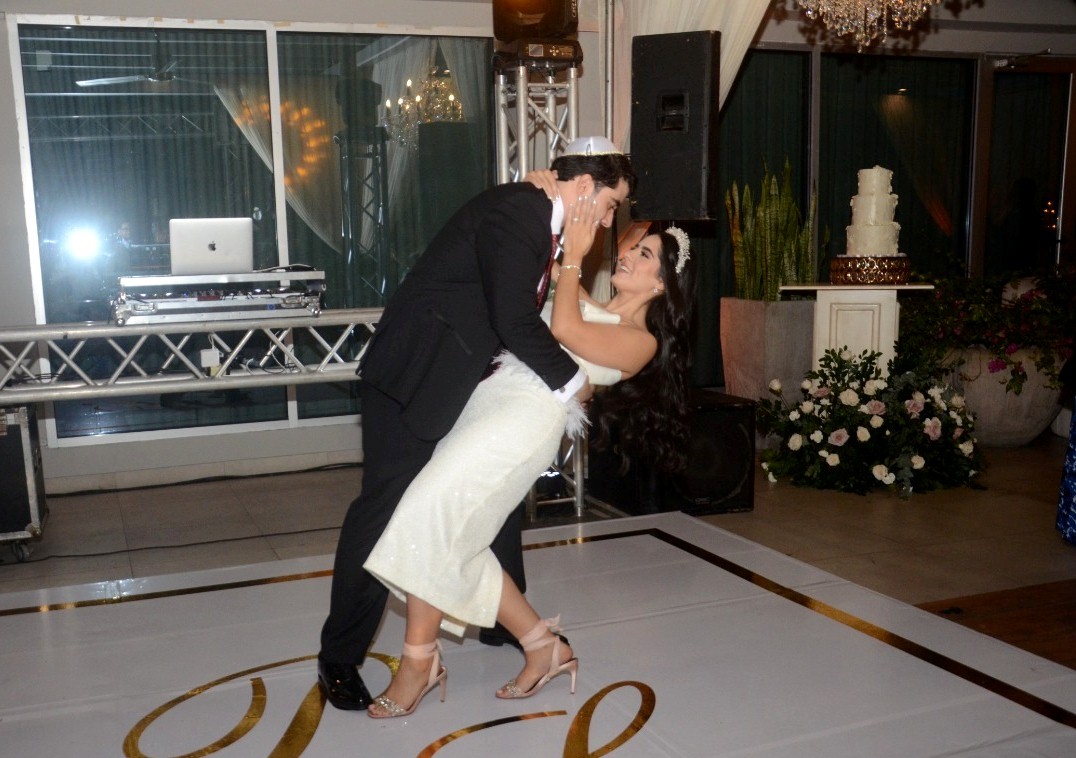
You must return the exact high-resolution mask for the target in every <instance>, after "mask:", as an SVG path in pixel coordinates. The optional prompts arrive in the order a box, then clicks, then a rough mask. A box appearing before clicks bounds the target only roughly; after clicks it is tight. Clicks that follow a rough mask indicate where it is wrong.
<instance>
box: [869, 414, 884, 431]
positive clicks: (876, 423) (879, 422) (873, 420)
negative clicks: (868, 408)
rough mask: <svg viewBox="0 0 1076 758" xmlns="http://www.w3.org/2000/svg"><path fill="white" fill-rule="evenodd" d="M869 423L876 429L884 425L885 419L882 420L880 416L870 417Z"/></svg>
mask: <svg viewBox="0 0 1076 758" xmlns="http://www.w3.org/2000/svg"><path fill="white" fill-rule="evenodd" d="M869 423H870V425H871V427H873V428H874V429H877V428H879V427H880V426H881V425H882V424H884V423H885V419H883V418H882V417H881V416H871V420H870V422H869Z"/></svg>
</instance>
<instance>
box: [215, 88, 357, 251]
mask: <svg viewBox="0 0 1076 758" xmlns="http://www.w3.org/2000/svg"><path fill="white" fill-rule="evenodd" d="M334 84H335V81H334V80H330V79H328V78H326V77H290V78H288V79H287V80H286V81H285V82H283V83H282V85H281V87H282V90H281V95H280V98H281V118H282V126H283V133H284V167H285V171H286V173H285V176H284V193H285V197H286V198H287V202H288V205H290V206H291V208H292V210H294V211H295V213H296V214H297V215H298V216H299V218H301V219H302V220H303V221H304V222H305V223H306V224H307V225H308V226H309V227H310V228H311V229H313V230H314V233H315V234H317V235H318V237H320V238H321V239H322V240H324V242H325V244H327V245H328V246H329V247H331V248H332V249H333V250H335V251H337V252H338V253H339V252H341V251H342V250H343V240H342V237H341V226H340V213H341V208H340V161H339V158H338V154H337V149H336V146H335V145H334V144H333V141H332V137H333V135H334V134H335V133H336V132H337V131H339V130H340V128H341V126H342V123H343V122H342V117H341V115H340V108H339V105H338V104H337V103H336V98H335V93H334V91H333V86H334ZM214 90H215V92H216V93H217V97H218V98H220V101H221V103H223V104H224V107H225V108H226V109H227V110H228V113H229V115H231V117H232V120H233V121H234V122H235V124H236V126H238V127H239V130H240V131H241V132H242V133H243V136H244V137H246V139H247V141H248V142H250V144H251V146H252V147H253V148H254V150H255V152H257V154H258V157H259V158H261V159H262V161H263V162H264V163H265V165H266V166H268V167H269V169H270V170H272V168H273V146H272V145H273V142H272V132H271V129H270V125H269V94H268V92H267V91H266V87H265V83H264V82H261V83H259V84H257V85H245V84H234V85H220V86H217V87H214Z"/></svg>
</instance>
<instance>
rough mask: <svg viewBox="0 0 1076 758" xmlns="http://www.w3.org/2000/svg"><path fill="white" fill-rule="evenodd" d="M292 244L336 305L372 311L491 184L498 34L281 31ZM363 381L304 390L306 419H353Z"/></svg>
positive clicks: (293, 255)
mask: <svg viewBox="0 0 1076 758" xmlns="http://www.w3.org/2000/svg"><path fill="white" fill-rule="evenodd" d="M277 41H278V49H279V58H280V89H281V106H280V107H281V126H282V130H283V134H284V166H285V179H284V183H285V188H286V192H287V197H288V243H289V249H290V259H291V261H292V262H293V263H306V264H309V265H312V266H313V267H314V268H317V269H321V270H324V271H325V272H326V274H327V279H328V283H329V289H328V293H327V301H328V305H329V307H348V308H351V307H376V306H381V305H383V304H384V302H385V300H386V298H387V297H388V296H389V295H391V294H392V292H393V290H394V289H395V287H396V284H397V283H398V282H399V281H400V279H402V278H403V276H405V275H406V273H407V271H408V270H409V268H410V266H411V264H412V263H413V262H414V260H415V259H416V258H417V257H418V256H419V254H421V252H422V251H423V250H424V249H425V247H426V244H427V243H428V242H429V241H430V239H431V238H432V237H433V235H434V234H435V233H436V232H437V231H438V230H439V229H440V227H441V226H442V224H444V222H445V221H447V220H448V217H449V216H451V214H452V213H454V212H455V211H456V209H457V208H459V206H460V205H462V204H463V202H464V201H466V200H468V199H470V198H471V197H472V196H474V195H476V194H478V193H479V192H480V191H482V190H483V189H485V188H486V187H488V186H490V184H491V183H492V177H493V160H492V159H493V149H494V146H493V133H492V129H491V108H490V102H489V101H490V86H489V83H490V82H491V81H492V72H491V70H490V60H491V54H492V48H491V44H490V40H488V39H485V38H468V37H416V36H393V35H358V34H349V35H339V34H313V33H290V32H289V33H281V34H280V35H278V37H277ZM357 389H358V388H357V386H356V384H355V383H354V382H346V383H341V384H331V385H330V384H315V385H302V386H299V387H297V388H296V394H297V397H298V399H299V415H300V417H303V418H309V417H317V416H325V415H332V414H338V413H348V412H350V413H354V412H356V410H357V407H358V406H357V403H358V398H357Z"/></svg>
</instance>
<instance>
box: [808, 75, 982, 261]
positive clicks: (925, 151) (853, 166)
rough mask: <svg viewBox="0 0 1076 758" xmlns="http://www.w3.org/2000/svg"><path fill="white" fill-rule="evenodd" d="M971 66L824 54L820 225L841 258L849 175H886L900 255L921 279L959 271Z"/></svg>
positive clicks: (852, 188) (851, 185)
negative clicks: (893, 197) (874, 169)
mask: <svg viewBox="0 0 1076 758" xmlns="http://www.w3.org/2000/svg"><path fill="white" fill-rule="evenodd" d="M973 83H974V62H972V61H966V60H949V59H928V58H914V59H913V58H890V57H880V56H861V55H823V56H822V91H821V125H820V144H819V204H818V208H819V224H820V226H825V225H828V226H829V228H830V232H831V244H830V254H831V255H839V254H842V253H844V251H845V247H846V240H845V232H844V230H845V227H846V226H847V225H848V224H849V223H850V222H851V211H850V210H849V201H850V199H851V197H852V196H853V195H854V194H856V172H857V171H859V170H860V169H863V168H870V167H871V166H875V165H880V166H884V167H885V168H888V169H890V170H891V171H893V191H894V192H895V193H896V194H897V195H898V197H899V201H898V205H897V213H896V220H897V222H898V223H899V224H900V250H901V252H903V253H905V254H907V255H908V257H909V258H910V259H911V264H912V267H913V268H914V269H915V270H916V271H918V272H920V273H924V274H931V273H934V274H942V273H946V272H952V271H962V270H964V269H965V267H966V253H965V251H966V248H967V216H968V198H969V196H970V191H969V184H968V176H969V173H970V172H969V160H970V151H971V144H972V140H971V115H972V104H973V94H974V93H973Z"/></svg>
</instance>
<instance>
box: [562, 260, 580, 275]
mask: <svg viewBox="0 0 1076 758" xmlns="http://www.w3.org/2000/svg"><path fill="white" fill-rule="evenodd" d="M566 268H574V269H575V270H576V272H578V273H576V277H577V278H579V279H582V278H583V269H581V268H579V267H578V266H573V265H572V264H570V263H562V264H561V265H560V270H561V271H563V270H564V269H566Z"/></svg>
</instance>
